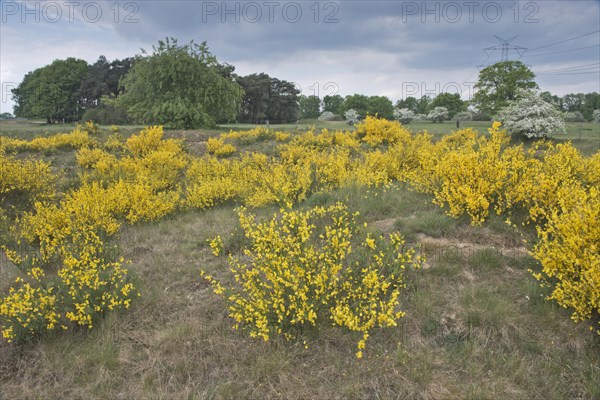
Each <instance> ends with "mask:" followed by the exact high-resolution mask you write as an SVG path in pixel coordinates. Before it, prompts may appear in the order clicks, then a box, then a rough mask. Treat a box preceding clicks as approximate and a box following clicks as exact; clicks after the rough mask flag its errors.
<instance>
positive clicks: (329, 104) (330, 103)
mask: <svg viewBox="0 0 600 400" xmlns="http://www.w3.org/2000/svg"><path fill="white" fill-rule="evenodd" d="M343 104H344V98H343V97H342V96H340V95H339V94H335V95H333V96H329V95H327V96H325V97H323V111H330V112H332V113H334V114H336V115H342V105H343Z"/></svg>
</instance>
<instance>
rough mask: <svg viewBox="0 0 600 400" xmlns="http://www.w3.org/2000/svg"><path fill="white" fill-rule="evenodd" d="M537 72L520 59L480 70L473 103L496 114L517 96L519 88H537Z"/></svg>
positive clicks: (481, 111) (478, 107)
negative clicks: (535, 79)
mask: <svg viewBox="0 0 600 400" xmlns="http://www.w3.org/2000/svg"><path fill="white" fill-rule="evenodd" d="M534 78H535V74H534V73H533V72H532V71H531V70H530V69H529V68H527V66H526V65H525V64H523V63H522V62H520V61H501V62H498V63H496V64H493V65H490V66H488V67H486V68H484V69H482V70H481V71H480V72H479V80H478V81H477V84H476V85H475V88H476V89H477V92H476V93H475V95H474V96H473V105H475V107H477V109H478V111H479V112H480V113H483V114H487V115H496V114H497V113H498V111H499V110H500V109H501V108H502V107H505V106H506V105H507V104H508V102H510V101H512V100H515V99H516V98H517V93H518V91H519V89H525V90H529V89H537V88H538V85H537V84H536V83H535V81H534Z"/></svg>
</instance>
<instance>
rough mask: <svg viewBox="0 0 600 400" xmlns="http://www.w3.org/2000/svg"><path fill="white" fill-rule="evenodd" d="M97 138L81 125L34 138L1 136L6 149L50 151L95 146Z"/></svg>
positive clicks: (1, 141)
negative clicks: (68, 130) (92, 136)
mask: <svg viewBox="0 0 600 400" xmlns="http://www.w3.org/2000/svg"><path fill="white" fill-rule="evenodd" d="M96 144H97V142H96V140H95V139H93V138H91V137H90V135H89V134H88V131H87V130H83V129H81V128H79V127H77V128H75V129H74V130H73V131H72V132H71V133H59V134H57V135H53V136H49V137H36V138H35V139H32V140H22V139H14V138H9V137H2V136H0V147H3V148H4V149H5V151H9V152H10V151H15V150H17V151H24V150H28V151H49V150H56V149H65V148H72V149H80V148H82V147H89V146H95V145H96Z"/></svg>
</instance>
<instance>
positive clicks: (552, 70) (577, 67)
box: [540, 63, 600, 73]
mask: <svg viewBox="0 0 600 400" xmlns="http://www.w3.org/2000/svg"><path fill="white" fill-rule="evenodd" d="M598 66H600V63H594V64H586V65H577V66H574V67H564V68H554V69H547V70H544V71H540V72H541V73H546V72H569V71H572V72H576V71H579V70H586V69H596V68H598Z"/></svg>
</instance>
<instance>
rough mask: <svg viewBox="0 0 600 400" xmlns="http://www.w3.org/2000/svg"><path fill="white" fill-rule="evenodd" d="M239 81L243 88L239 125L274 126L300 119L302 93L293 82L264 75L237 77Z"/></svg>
mask: <svg viewBox="0 0 600 400" xmlns="http://www.w3.org/2000/svg"><path fill="white" fill-rule="evenodd" d="M237 82H238V83H239V84H240V86H241V87H242V88H243V89H244V98H243V101H242V107H241V108H240V111H239V114H238V120H239V121H240V122H250V123H253V124H257V123H261V122H264V121H267V120H268V121H269V122H271V123H286V122H292V121H296V120H298V117H299V116H300V111H299V110H300V109H299V106H298V103H299V98H298V95H299V94H300V91H299V90H298V89H297V88H296V87H295V85H294V84H293V83H292V82H287V81H284V80H280V79H277V78H272V77H270V76H269V75H267V74H265V73H260V74H251V75H247V76H243V77H238V78H237ZM317 116H318V114H317Z"/></svg>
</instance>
